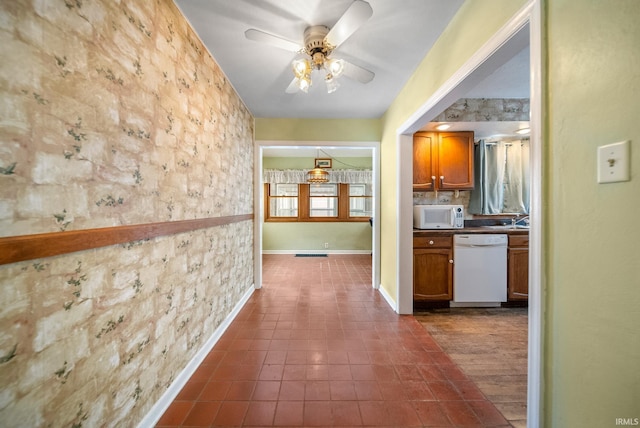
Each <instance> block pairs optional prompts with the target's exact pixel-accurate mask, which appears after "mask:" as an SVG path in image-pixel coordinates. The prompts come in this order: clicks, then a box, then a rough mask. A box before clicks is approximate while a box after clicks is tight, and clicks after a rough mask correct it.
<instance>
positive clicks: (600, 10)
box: [544, 0, 640, 427]
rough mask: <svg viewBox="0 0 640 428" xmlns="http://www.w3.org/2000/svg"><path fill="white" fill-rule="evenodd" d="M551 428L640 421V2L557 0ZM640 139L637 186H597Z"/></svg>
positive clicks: (550, 190) (549, 258) (552, 23)
mask: <svg viewBox="0 0 640 428" xmlns="http://www.w3.org/2000/svg"><path fill="white" fill-rule="evenodd" d="M546 18H547V28H548V30H547V39H548V42H547V50H548V67H547V76H548V78H547V84H548V93H547V96H548V100H547V104H546V106H545V111H546V112H547V115H548V120H547V135H546V137H547V138H546V140H547V148H546V149H547V151H546V158H545V164H546V169H545V175H544V182H545V186H546V189H547V195H546V198H545V205H544V206H545V207H546V212H545V223H546V226H545V232H546V234H545V235H546V245H545V247H544V249H545V251H544V254H545V255H546V260H545V262H546V266H547V268H546V269H545V272H544V273H545V275H546V277H547V290H546V293H547V312H546V314H547V315H546V323H547V327H546V329H545V335H546V347H547V349H546V355H545V359H544V360H545V361H544V362H545V366H546V378H545V382H546V387H547V393H546V394H545V407H546V411H545V414H546V419H545V426H550V427H613V426H616V424H615V420H616V418H640V244H639V242H640V226H639V224H638V223H637V222H636V219H635V216H636V215H637V213H638V212H639V211H640V181H639V177H638V171H640V148H639V144H640V127H638V118H639V117H640V107H639V106H640V103H639V101H638V100H640V71H639V70H640V25H638V18H640V2H638V1H637V0H616V1H614V2H611V1H605V0H600V1H596V0H590V1H584V0H583V1H578V0H571V1H569V0H553V1H548V2H547V13H546ZM621 140H631V175H632V180H631V181H629V182H625V183H613V184H598V183H597V182H596V161H597V157H596V147H597V146H600V145H603V144H609V143H613V142H617V141H621Z"/></svg>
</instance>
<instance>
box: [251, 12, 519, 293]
mask: <svg viewBox="0 0 640 428" xmlns="http://www.w3.org/2000/svg"><path fill="white" fill-rule="evenodd" d="M524 4H525V1H524V0H517V1H514V0H492V1H491V2H487V1H481V0H467V1H466V2H465V3H464V4H463V5H462V7H461V8H460V10H459V11H458V13H457V14H456V16H455V17H454V18H453V20H452V21H451V23H450V24H449V26H448V27H447V28H446V30H445V31H444V32H443V34H442V35H441V36H440V38H439V39H438V41H437V42H436V43H435V44H434V46H433V48H432V49H431V50H430V51H429V53H428V54H427V56H426V57H425V58H424V60H423V61H422V62H421V63H420V65H419V66H418V68H417V69H416V71H415V73H414V74H413V75H412V76H411V78H410V79H409V81H408V82H407V84H406V85H405V86H404V88H403V89H402V91H401V92H400V94H399V96H398V97H397V98H396V99H395V101H394V102H393V104H392V105H391V107H390V108H389V110H388V111H387V112H386V114H385V115H384V117H383V118H382V141H381V145H380V146H381V147H380V151H381V156H380V158H381V159H384V162H382V163H381V173H380V176H381V189H380V192H381V195H380V198H381V210H380V211H381V214H380V216H381V223H380V228H381V239H380V241H381V248H382V249H381V254H380V258H381V266H380V269H381V286H382V287H383V288H384V289H385V290H386V291H387V293H388V295H389V296H396V293H397V284H396V274H397V266H396V254H397V246H396V236H397V234H396V223H397V215H396V214H397V213H396V211H397V193H396V186H397V180H396V177H397V168H396V164H397V156H396V152H397V147H396V131H397V129H398V128H399V127H400V126H401V125H402V124H403V123H404V122H405V121H406V120H407V119H408V118H409V117H410V116H411V114H413V113H414V112H415V111H416V110H417V109H418V108H419V107H420V106H421V105H423V104H424V103H425V102H426V101H427V100H428V99H429V98H430V97H431V96H432V95H433V94H434V93H435V91H436V90H437V89H438V88H440V87H441V86H442V85H443V84H444V83H445V82H446V81H447V80H448V79H449V78H450V77H451V76H452V75H453V74H454V73H455V72H456V71H457V70H458V69H459V68H460V67H461V66H462V65H463V64H464V63H465V62H466V61H467V60H468V59H469V57H471V55H473V54H474V53H475V52H476V51H477V50H478V49H480V47H481V46H482V45H483V44H484V43H485V42H487V40H489V39H490V38H491V36H493V34H495V33H496V31H497V30H498V29H499V28H501V27H502V26H503V25H504V24H505V23H506V22H507V21H508V20H509V18H511V17H512V16H513V15H514V14H515V13H516V12H517V11H518V10H519V9H520V8H521V7H522V6H523V5H524ZM256 128H257V125H256Z"/></svg>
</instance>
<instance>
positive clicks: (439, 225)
mask: <svg viewBox="0 0 640 428" xmlns="http://www.w3.org/2000/svg"><path fill="white" fill-rule="evenodd" d="M413 227H414V228H416V229H461V228H463V227H464V207H463V206H462V205H414V206H413Z"/></svg>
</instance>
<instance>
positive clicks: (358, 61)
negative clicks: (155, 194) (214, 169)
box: [175, 0, 463, 118]
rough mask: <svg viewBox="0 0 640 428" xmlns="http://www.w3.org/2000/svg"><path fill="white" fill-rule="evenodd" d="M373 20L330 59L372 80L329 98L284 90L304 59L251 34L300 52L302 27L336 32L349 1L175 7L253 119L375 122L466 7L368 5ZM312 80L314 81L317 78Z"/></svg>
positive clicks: (383, 1)
mask: <svg viewBox="0 0 640 428" xmlns="http://www.w3.org/2000/svg"><path fill="white" fill-rule="evenodd" d="M367 1H368V3H369V4H370V5H371V7H372V9H373V15H372V16H371V18H370V19H369V20H368V21H366V22H365V23H364V24H363V25H362V26H361V27H360V28H359V29H358V30H357V31H356V32H355V33H354V34H353V35H352V36H351V37H349V38H348V39H347V40H346V41H345V42H344V43H343V44H342V45H341V46H339V47H338V48H337V49H336V50H335V51H334V54H333V55H332V56H333V57H335V58H343V59H345V60H347V61H349V62H352V63H353V64H355V65H358V66H361V67H364V68H366V69H368V70H371V71H373V72H374V73H375V77H374V78H373V80H372V81H371V82H369V83H367V84H362V83H359V82H357V81H354V80H351V79H349V78H347V77H345V76H343V77H341V78H340V88H338V90H337V91H336V92H334V93H332V94H327V92H326V89H325V87H324V82H321V81H319V82H315V84H314V85H313V86H312V87H311V89H310V90H309V93H307V94H305V93H302V92H298V93H295V94H286V93H285V92H284V91H285V89H286V88H287V86H288V85H289V83H290V82H291V80H292V78H293V74H292V71H291V61H292V60H293V59H294V58H298V57H303V56H302V55H300V54H298V55H296V54H294V53H291V52H288V51H286V50H283V49H279V48H276V47H271V46H268V45H265V44H262V43H258V42H255V41H252V40H247V39H246V38H245V36H244V32H245V31H246V30H248V29H250V28H255V29H257V30H260V31H264V32H267V33H270V34H272V35H277V36H280V37H282V38H285V39H289V40H291V41H294V42H298V43H300V45H302V41H303V33H304V30H305V28H307V27H308V26H310V25H319V24H322V25H326V26H328V27H331V26H333V25H334V24H335V23H336V21H337V20H338V18H340V17H341V16H342V14H343V13H344V12H345V11H346V10H347V9H348V7H349V6H350V5H351V3H352V2H353V0H175V2H176V4H177V5H178V7H179V8H180V10H181V11H182V13H183V14H184V15H185V16H186V18H187V19H188V21H189V22H190V23H191V25H192V26H193V28H194V29H195V31H196V32H197V33H198V35H199V36H200V38H201V39H202V41H203V42H204V44H205V45H206V46H207V48H208V49H209V51H210V52H211V54H212V55H213V57H214V58H215V60H216V62H218V64H219V65H220V67H221V68H222V70H223V71H224V72H225V74H226V75H227V77H228V79H229V80H230V81H231V83H232V85H233V86H234V88H235V89H236V91H237V92H238V93H239V94H240V97H241V98H242V99H243V100H244V102H245V104H246V105H247V107H248V108H249V110H251V113H252V114H253V115H254V116H255V117H266V118H269V117H296V118H379V117H380V116H382V114H383V113H384V112H385V111H386V110H387V108H388V107H389V105H390V104H391V102H392V101H393V99H395V98H396V96H397V95H398V93H399V92H400V89H401V88H402V87H403V86H404V85H405V83H406V82H407V80H408V78H409V77H410V76H411V74H412V73H413V72H414V70H415V68H416V67H417V65H418V64H419V63H420V61H421V60H422V59H423V58H424V57H425V55H426V54H427V52H428V51H429V50H430V49H431V47H432V46H433V44H434V42H435V41H436V40H437V39H438V37H439V36H440V34H441V32H442V31H443V30H444V29H445V28H446V26H447V25H448V23H449V21H450V20H451V18H452V17H453V16H454V15H455V13H456V12H457V10H458V9H459V7H460V6H461V5H462V3H463V0H367ZM315 80H317V79H315Z"/></svg>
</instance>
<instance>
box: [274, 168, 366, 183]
mask: <svg viewBox="0 0 640 428" xmlns="http://www.w3.org/2000/svg"><path fill="white" fill-rule="evenodd" d="M308 172H309V170H308V169H285V170H282V169H265V170H264V171H263V172H262V180H263V182H265V183H306V182H307V173H308ZM327 172H328V173H329V183H353V184H356V183H369V184H371V183H373V171H371V170H361V169H337V170H327Z"/></svg>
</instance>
